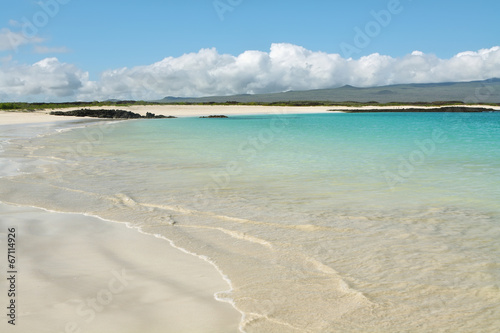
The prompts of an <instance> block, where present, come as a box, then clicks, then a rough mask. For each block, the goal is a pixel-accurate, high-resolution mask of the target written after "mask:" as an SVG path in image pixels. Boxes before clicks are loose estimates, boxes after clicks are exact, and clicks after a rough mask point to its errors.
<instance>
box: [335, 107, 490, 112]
mask: <svg viewBox="0 0 500 333" xmlns="http://www.w3.org/2000/svg"><path fill="white" fill-rule="evenodd" d="M331 111H342V112H347V113H362V112H494V111H496V112H498V110H495V109H489V108H477V107H466V106H443V107H440V108H404V109H403V108H401V109H382V108H380V109H353V110H331Z"/></svg>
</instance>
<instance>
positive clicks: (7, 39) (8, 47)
mask: <svg viewBox="0 0 500 333" xmlns="http://www.w3.org/2000/svg"><path fill="white" fill-rule="evenodd" d="M41 42H43V39H42V38H39V37H33V38H27V37H26V36H24V34H23V33H21V32H13V31H11V30H10V29H8V28H2V29H0V51H14V50H16V49H17V48H18V47H19V46H22V45H26V44H35V43H41Z"/></svg>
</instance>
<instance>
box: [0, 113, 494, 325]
mask: <svg viewBox="0 0 500 333" xmlns="http://www.w3.org/2000/svg"><path fill="white" fill-rule="evenodd" d="M4 150H5V151H4V152H3V153H2V154H3V155H4V157H6V158H11V159H13V160H14V159H19V158H23V161H24V162H23V168H24V169H25V170H24V171H25V173H23V174H21V175H18V176H10V177H4V178H1V179H0V185H1V187H0V200H1V201H6V202H15V203H20V204H27V205H33V206H40V207H44V208H48V209H53V210H59V211H71V212H81V213H86V214H92V215H97V216H100V217H102V218H106V219H110V220H113V221H120V222H128V223H130V224H131V225H132V226H135V227H138V228H140V229H141V231H143V232H146V233H151V234H155V235H159V236H162V237H165V238H167V239H169V240H171V241H173V243H175V245H176V246H178V247H181V248H184V249H186V250H188V251H190V252H192V253H195V254H197V255H199V256H202V257H204V258H206V259H207V260H210V261H212V262H213V263H214V264H216V265H217V266H218V267H219V269H220V270H221V272H223V274H224V275H225V276H226V277H227V279H229V280H230V281H231V285H232V289H233V290H232V292H230V293H220V294H218V295H216V296H217V298H218V299H221V300H225V301H229V302H231V303H233V305H234V306H235V307H236V308H237V309H238V310H240V311H241V312H242V313H243V314H244V316H243V318H242V322H241V329H242V330H244V331H247V332H470V331H478V332H495V331H496V330H497V329H498V327H499V326H500V290H499V281H500V262H499V260H498V258H500V244H499V242H498V240H499V239H500V205H499V204H498V201H499V198H500V186H499V185H500V115H499V114H498V113H482V114H466V113H460V114H445V113H377V114H369V113H367V114H341V113H332V114H321V115H279V114H277V115H274V116H245V117H243V116H238V117H231V118H228V119H198V118H180V119H165V120H143V121H142V120H141V121H127V122H119V123H114V124H111V125H110V124H109V123H102V124H101V125H96V124H93V125H89V126H88V127H85V128H79V129H74V130H71V131H59V132H58V133H56V134H53V135H45V136H41V137H36V138H31V139H26V138H21V139H17V140H13V141H11V144H8V145H4ZM158 255H161V254H158ZM166 269H168V268H166Z"/></svg>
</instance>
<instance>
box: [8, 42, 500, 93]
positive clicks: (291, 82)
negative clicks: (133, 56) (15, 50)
mask: <svg viewBox="0 0 500 333" xmlns="http://www.w3.org/2000/svg"><path fill="white" fill-rule="evenodd" d="M39 50H51V52H54V51H56V50H54V49H50V48H45V47H42V46H40V48H39ZM64 50H65V51H67V50H66V49H64ZM59 51H62V49H59ZM88 77H89V76H88V73H87V72H84V71H82V70H81V69H79V68H77V67H76V66H74V65H71V64H64V63H61V62H59V61H58V60H57V59H56V58H48V59H45V60H42V61H40V62H38V63H36V64H34V65H32V66H27V65H12V66H11V67H7V68H5V69H2V68H0V90H1V91H2V92H3V94H7V95H9V96H11V97H12V98H13V99H19V98H23V96H27V95H44V96H43V98H46V97H48V98H50V97H65V98H67V99H83V100H95V99H100V100H104V99H109V98H118V99H157V98H163V97H165V96H207V95H229V94H240V93H266V92H279V91H286V90H307V89H320V88H330V87H337V86H341V85H345V84H349V85H353V86H359V87H366V86H379V85H387V84H398V83H432V82H449V81H472V80H482V79H488V78H492V77H500V47H498V46H497V47H493V48H491V49H483V50H479V51H477V52H473V51H469V52H462V53H460V54H457V55H456V56H454V57H452V58H450V59H440V58H438V57H437V56H435V55H431V54H424V53H422V52H418V51H415V52H413V53H412V54H409V55H407V56H405V57H402V58H392V57H390V56H385V55H380V54H378V53H374V54H371V55H369V56H365V57H362V58H360V59H358V60H353V59H345V58H342V57H341V56H340V55H338V54H327V53H324V52H314V51H310V50H307V49H305V48H303V47H300V46H296V45H292V44H273V45H272V46H271V49H270V51H269V52H261V51H246V52H243V53H242V54H240V55H237V56H233V55H229V54H220V53H218V52H217V50H216V49H214V48H212V49H202V50H200V51H199V52H197V53H190V54H185V55H182V56H180V57H176V58H174V57H168V58H165V59H163V60H161V61H159V62H157V63H154V64H151V65H147V66H138V67H133V68H118V69H112V70H107V71H105V72H104V73H102V75H101V79H100V80H99V81H89V79H88ZM40 97H42V96H40ZM39 99H40V98H39Z"/></svg>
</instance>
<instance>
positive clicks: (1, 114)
mask: <svg viewBox="0 0 500 333" xmlns="http://www.w3.org/2000/svg"><path fill="white" fill-rule="evenodd" d="M453 106H456V107H466V108H491V109H494V110H499V111H500V106H487V107H485V106H484V105H467V106H464V105H453ZM417 108H418V109H429V110H433V109H436V108H439V107H434V106H428V107H427V106H425V107H422V106H418V105H404V106H380V107H376V106H362V107H352V106H306V107H303V106H259V105H255V106H254V105H133V106H89V107H85V109H90V110H97V109H103V110H104V109H105V110H113V109H120V110H124V111H130V112H134V113H138V114H140V115H142V116H145V115H146V113H148V112H151V113H154V114H156V115H161V116H167V117H168V116H173V117H206V116H210V115H226V116H247V115H276V114H318V113H336V112H339V113H344V112H347V113H349V112H355V111H360V112H368V111H367V110H375V109H376V110H387V111H395V110H397V111H401V112H404V110H407V109H417ZM79 109H81V108H80V107H71V108H61V109H44V110H38V111H32V112H23V111H0V125H12V124H32V123H44V122H55V121H68V120H82V119H98V118H89V117H71V116H64V117H62V116H55V115H50V112H57V111H73V110H79ZM100 120H104V119H100ZM108 120H109V119H108Z"/></svg>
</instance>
